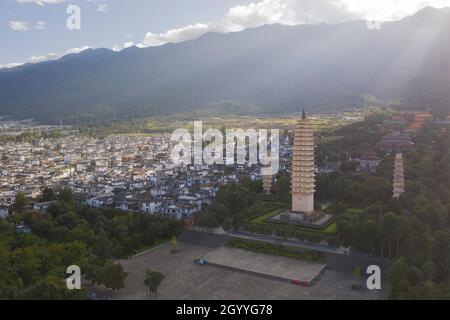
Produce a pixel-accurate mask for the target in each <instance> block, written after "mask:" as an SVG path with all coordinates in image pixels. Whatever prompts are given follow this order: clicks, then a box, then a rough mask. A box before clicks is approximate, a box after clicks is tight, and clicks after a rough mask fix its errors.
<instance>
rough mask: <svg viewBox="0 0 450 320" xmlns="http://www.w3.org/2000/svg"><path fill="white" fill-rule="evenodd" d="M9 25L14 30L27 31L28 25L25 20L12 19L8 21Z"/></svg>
mask: <svg viewBox="0 0 450 320" xmlns="http://www.w3.org/2000/svg"><path fill="white" fill-rule="evenodd" d="M9 27H10V28H11V29H13V30H15V31H29V30H30V26H29V24H28V22H26V21H17V20H13V21H10V22H9Z"/></svg>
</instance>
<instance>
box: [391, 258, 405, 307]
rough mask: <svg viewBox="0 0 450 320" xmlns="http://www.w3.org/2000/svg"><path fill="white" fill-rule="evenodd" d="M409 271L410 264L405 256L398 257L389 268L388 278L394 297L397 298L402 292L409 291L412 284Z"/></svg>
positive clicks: (392, 296)
mask: <svg viewBox="0 0 450 320" xmlns="http://www.w3.org/2000/svg"><path fill="white" fill-rule="evenodd" d="M408 271H409V265H408V263H407V262H406V260H405V258H403V257H401V258H399V259H397V260H396V261H395V262H394V264H393V265H392V266H391V268H390V269H389V274H388V278H389V285H390V288H391V294H390V296H391V298H392V299H394V300H396V299H397V298H398V297H399V295H400V294H403V293H406V292H407V291H408V289H409V286H410V283H409V280H408Z"/></svg>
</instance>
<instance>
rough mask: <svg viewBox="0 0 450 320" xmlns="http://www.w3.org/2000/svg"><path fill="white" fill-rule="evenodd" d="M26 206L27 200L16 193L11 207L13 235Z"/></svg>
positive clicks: (19, 193)
mask: <svg viewBox="0 0 450 320" xmlns="http://www.w3.org/2000/svg"><path fill="white" fill-rule="evenodd" d="M27 205H28V198H27V196H26V195H25V193H23V192H17V194H16V199H15V201H14V204H13V206H12V220H13V225H14V233H16V231H17V225H18V223H19V220H20V219H22V217H23V214H24V213H25V208H26V206H27Z"/></svg>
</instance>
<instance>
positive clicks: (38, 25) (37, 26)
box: [33, 21, 47, 30]
mask: <svg viewBox="0 0 450 320" xmlns="http://www.w3.org/2000/svg"><path fill="white" fill-rule="evenodd" d="M46 25H47V23H46V22H45V21H36V24H35V25H34V26H33V29H36V30H44V29H45V26H46Z"/></svg>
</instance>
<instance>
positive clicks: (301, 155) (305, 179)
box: [292, 110, 315, 216]
mask: <svg viewBox="0 0 450 320" xmlns="http://www.w3.org/2000/svg"><path fill="white" fill-rule="evenodd" d="M314 149H315V145H314V131H313V128H312V127H311V124H310V121H309V120H308V119H307V118H306V113H305V110H303V113H302V118H301V119H299V120H298V121H297V125H296V127H295V131H294V147H293V155H292V211H293V212H295V213H303V214H305V215H306V216H309V215H312V214H313V213H314V193H315V173H314Z"/></svg>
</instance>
